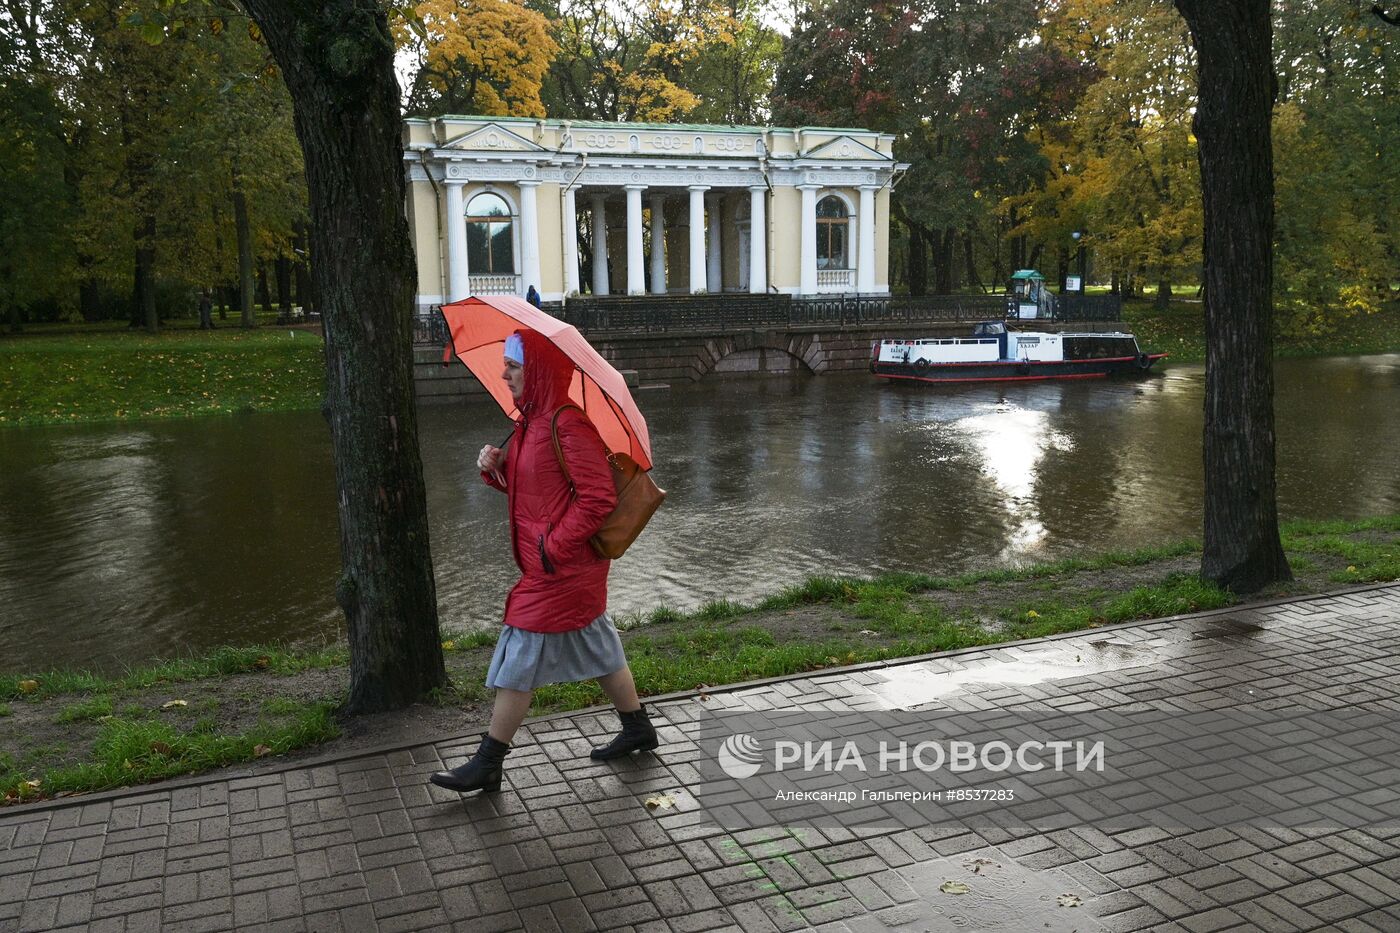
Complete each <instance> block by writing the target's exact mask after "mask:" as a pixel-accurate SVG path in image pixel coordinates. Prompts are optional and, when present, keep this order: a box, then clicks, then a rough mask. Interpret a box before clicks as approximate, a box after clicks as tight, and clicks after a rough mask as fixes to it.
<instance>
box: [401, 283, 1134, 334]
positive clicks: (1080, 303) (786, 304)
mask: <svg viewBox="0 0 1400 933" xmlns="http://www.w3.org/2000/svg"><path fill="white" fill-rule="evenodd" d="M1057 298H1058V300H1057V301H1056V304H1055V316H1054V317H1053V318H1050V319H1049V320H1055V321H1117V320H1120V319H1121V315H1122V300H1121V298H1120V297H1119V296H1117V295H1059V296H1057ZM1007 307H1008V305H1007V299H1006V297H1005V296H1002V295H918V296H914V295H823V296H818V297H812V298H793V297H792V296H791V295H774V294H769V295H746V294H735V295H726V294H718V295H646V296H640V295H639V296H632V297H627V296H622V295H612V296H605V297H601V298H574V299H571V300H570V301H568V302H567V303H566V304H563V305H559V304H552V305H551V304H547V305H545V308H544V310H545V311H547V312H549V313H550V314H553V315H554V316H556V317H559V318H561V319H563V320H564V321H566V322H567V323H569V324H572V325H574V326H575V327H577V328H578V329H579V330H580V331H583V332H584V333H603V332H614V333H617V332H625V333H635V334H656V333H673V332H681V333H714V334H722V333H727V332H732V331H745V330H754V329H757V328H773V327H779V328H789V327H842V326H849V325H861V324H902V323H919V322H928V321H950V322H960V321H967V322H971V321H988V320H1000V319H1002V318H1003V317H1005V316H1006V315H1007ZM413 339H414V343H416V344H419V345H431V346H443V345H444V344H446V343H447V341H448V331H447V322H446V321H445V320H443V317H442V312H441V311H440V310H438V309H437V308H433V309H431V310H429V311H428V312H426V313H424V314H420V315H419V316H418V317H416V318H415V319H414V328H413Z"/></svg>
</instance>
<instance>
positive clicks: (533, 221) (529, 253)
mask: <svg viewBox="0 0 1400 933" xmlns="http://www.w3.org/2000/svg"><path fill="white" fill-rule="evenodd" d="M517 184H518V185H519V187H520V294H521V295H524V294H525V293H526V292H527V291H529V290H530V286H531V285H533V286H535V291H540V290H541V288H542V283H541V282H540V209H539V204H538V203H537V202H536V200H535V188H536V187H538V186H539V182H537V181H522V182H518V183H517Z"/></svg>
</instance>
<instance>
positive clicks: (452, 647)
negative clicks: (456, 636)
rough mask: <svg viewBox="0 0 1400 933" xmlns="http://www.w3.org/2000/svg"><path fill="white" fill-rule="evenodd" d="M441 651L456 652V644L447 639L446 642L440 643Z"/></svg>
mask: <svg viewBox="0 0 1400 933" xmlns="http://www.w3.org/2000/svg"><path fill="white" fill-rule="evenodd" d="M442 650H443V651H456V650H457V643H456V642H455V641H453V640H452V639H450V638H449V639H448V640H447V641H445V642H443V643H442Z"/></svg>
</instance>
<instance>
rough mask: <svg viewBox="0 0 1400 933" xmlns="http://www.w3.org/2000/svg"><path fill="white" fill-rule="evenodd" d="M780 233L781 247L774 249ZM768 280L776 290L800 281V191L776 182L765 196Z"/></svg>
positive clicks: (787, 288)
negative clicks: (769, 194) (767, 195)
mask: <svg viewBox="0 0 1400 933" xmlns="http://www.w3.org/2000/svg"><path fill="white" fill-rule="evenodd" d="M778 237H782V239H783V243H784V248H783V249H782V250H781V251H776V250H775V249H774V241H775V240H776V238H778ZM767 246H768V270H769V274H768V284H769V285H771V286H774V287H776V288H777V289H778V290H779V291H786V292H792V291H796V289H797V288H798V286H800V285H801V284H802V192H801V191H798V190H797V189H796V188H789V187H785V186H778V187H775V188H774V189H773V193H772V196H771V197H770V198H769V199H768V238H767Z"/></svg>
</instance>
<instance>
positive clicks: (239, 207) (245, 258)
mask: <svg viewBox="0 0 1400 933" xmlns="http://www.w3.org/2000/svg"><path fill="white" fill-rule="evenodd" d="M233 228H234V231H235V232H236V233H237V235H238V313H239V315H240V317H239V326H240V327H257V326H258V322H257V320H256V319H255V318H254V317H253V231H252V228H251V227H250V226H249V223H248V196H247V195H246V194H244V192H243V179H242V177H241V176H240V175H239V174H238V169H237V168H235V169H234V170H233Z"/></svg>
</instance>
